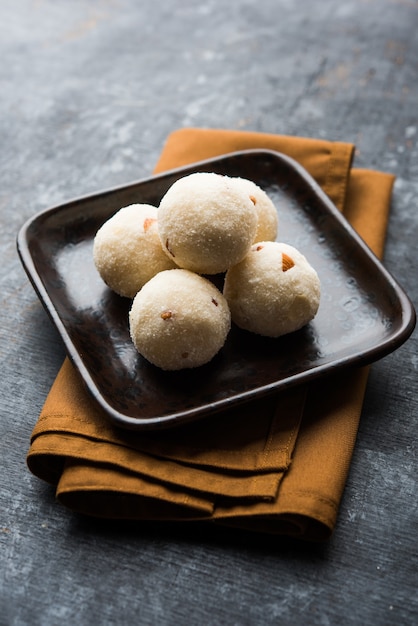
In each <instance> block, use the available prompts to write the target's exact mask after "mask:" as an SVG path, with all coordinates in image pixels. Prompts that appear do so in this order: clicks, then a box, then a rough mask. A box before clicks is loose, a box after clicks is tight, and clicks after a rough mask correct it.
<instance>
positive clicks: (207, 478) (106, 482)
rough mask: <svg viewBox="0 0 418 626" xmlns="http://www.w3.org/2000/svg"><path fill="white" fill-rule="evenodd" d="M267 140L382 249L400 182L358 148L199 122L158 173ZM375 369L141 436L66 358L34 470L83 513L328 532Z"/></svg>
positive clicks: (40, 428)
mask: <svg viewBox="0 0 418 626" xmlns="http://www.w3.org/2000/svg"><path fill="white" fill-rule="evenodd" d="M257 148H262V149H271V150H276V151H279V152H283V153H284V154H287V155H288V156H290V157H292V158H294V159H296V160H297V161H298V162H299V163H300V164H301V165H303V166H304V167H305V168H306V169H307V170H308V171H309V172H310V173H311V175H312V176H313V177H314V178H315V179H316V181H317V182H318V183H319V184H320V185H321V187H322V188H323V189H324V191H325V192H326V193H327V194H328V196H329V197H330V198H331V200H332V201H333V202H334V203H335V204H336V206H337V207H338V208H339V209H340V210H341V211H343V213H344V215H345V216H346V218H347V219H348V220H349V221H350V222H351V224H352V225H353V226H354V228H355V229H356V230H357V231H358V233H359V234H360V235H361V236H362V237H363V239H364V240H365V241H366V242H367V243H368V245H369V246H370V247H371V248H372V250H373V251H374V252H375V253H376V254H377V255H378V256H381V255H382V253H383V248H384V240H385V233H386V227H387V220H388V214H389V208H390V198H391V192H392V186H393V182H394V178H393V176H391V175H388V174H384V173H380V172H375V171H370V170H360V169H353V168H352V158H353V152H354V146H353V145H352V144H349V143H341V142H330V141H325V140H318V139H308V138H301V137H287V136H279V135H268V134H263V133H253V132H241V131H229V130H216V129H215V130H212V129H195V128H187V129H181V130H178V131H175V132H173V133H172V134H171V135H170V136H169V137H168V139H167V142H166V144H165V146H164V149H163V151H162V154H161V157H160V159H159V162H158V164H157V167H156V168H155V172H162V171H164V170H167V169H173V168H176V167H180V166H182V165H186V164H189V163H192V162H194V161H199V160H202V159H207V158H211V157H215V156H219V155H221V154H225V153H228V152H234V151H237V150H247V149H257ZM367 371H368V370H367V368H355V369H351V370H349V371H344V372H343V373H339V374H337V375H333V377H332V379H331V378H325V379H322V380H320V381H315V382H314V383H312V384H310V385H306V386H303V387H299V388H298V389H294V390H287V391H285V392H282V393H280V394H278V395H277V396H274V397H270V398H264V399H262V400H256V401H251V402H249V403H248V404H246V405H244V406H240V407H238V408H234V409H233V410H229V411H227V412H225V413H220V414H217V415H216V416H213V417H212V418H210V419H205V420H202V421H199V422H195V423H192V424H188V425H185V426H182V427H180V428H176V429H169V430H163V431H158V432H156V433H150V432H146V433H140V432H132V431H124V430H121V429H117V428H115V427H114V426H113V425H112V424H111V423H110V422H109V421H108V420H107V418H106V416H105V415H103V414H102V412H101V409H100V408H99V407H98V405H96V403H95V402H94V400H92V399H91V398H90V396H89V395H88V394H87V393H86V391H85V388H84V386H83V384H82V382H81V380H80V377H79V375H78V372H76V371H75V370H74V368H73V366H72V365H71V363H70V361H69V360H68V359H66V360H65V361H64V364H63V366H62V368H61V370H60V372H59V373H58V376H57V378H56V380H55V382H54V384H53V386H52V388H51V390H50V393H49V395H48V397H47V399H46V401H45V405H44V407H43V409H42V412H41V415H40V416H39V420H38V422H37V424H36V426H35V428H34V430H33V434H32V438H31V443H30V448H29V451H28V456H27V462H28V466H29V469H30V470H31V471H32V472H33V474H35V475H36V476H38V477H39V478H41V479H43V480H45V481H47V482H49V483H51V484H53V485H54V486H55V488H56V496H57V499H58V500H59V501H60V502H61V503H62V504H64V505H65V506H67V507H69V508H71V509H72V510H74V511H77V512H79V513H82V514H87V515H92V516H96V517H106V518H112V519H136V520H177V521H178V520H184V521H186V520H188V521H192V520H212V521H213V522H214V523H219V524H227V525H233V526H239V527H242V528H246V529H250V530H255V531H262V532H271V533H279V534H287V535H292V536H296V537H300V538H303V539H306V540H314V541H318V540H325V539H327V538H328V537H329V536H330V534H331V533H332V531H333V529H334V527H335V523H336V520H337V515H338V508H339V504H340V501H341V496H342V493H343V490H344V486H345V483H346V479H347V474H348V471H349V466H350V461H351V457H352V452H353V448H354V445H355V440H356V435H357V429H358V423H359V419H360V413H361V408H362V402H363V397H364V392H365V387H366V382H367ZM185 375H187V373H186V374H185Z"/></svg>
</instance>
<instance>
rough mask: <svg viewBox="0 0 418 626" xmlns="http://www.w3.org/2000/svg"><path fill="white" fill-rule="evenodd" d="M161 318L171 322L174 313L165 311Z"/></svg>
mask: <svg viewBox="0 0 418 626" xmlns="http://www.w3.org/2000/svg"><path fill="white" fill-rule="evenodd" d="M161 317H162V319H163V320H169V319H170V318H171V317H173V312H172V311H163V312H162V313H161Z"/></svg>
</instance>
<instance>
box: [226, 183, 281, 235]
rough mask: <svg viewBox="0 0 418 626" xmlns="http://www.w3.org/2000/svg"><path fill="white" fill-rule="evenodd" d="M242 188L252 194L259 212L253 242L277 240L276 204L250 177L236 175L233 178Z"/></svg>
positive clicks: (251, 198)
mask: <svg viewBox="0 0 418 626" xmlns="http://www.w3.org/2000/svg"><path fill="white" fill-rule="evenodd" d="M232 180H233V182H234V184H236V185H237V186H238V187H239V188H240V189H242V190H243V191H245V193H247V194H248V195H249V196H250V200H251V201H252V203H253V204H254V207H255V210H256V213H257V220H258V221H257V230H256V233H255V236H254V239H253V242H254V243H255V242H257V241H275V239H276V237H277V231H278V225H279V216H278V214H277V209H276V206H275V205H274V203H273V201H272V199H271V198H270V197H269V196H268V194H267V193H266V192H265V191H264V189H261V187H259V186H258V185H257V184H256V183H255V182H253V181H252V180H249V179H248V178H240V177H236V178H233V179H232Z"/></svg>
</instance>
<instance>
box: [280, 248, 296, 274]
mask: <svg viewBox="0 0 418 626" xmlns="http://www.w3.org/2000/svg"><path fill="white" fill-rule="evenodd" d="M294 264H295V262H294V261H293V259H292V258H290V256H289V255H288V254H285V253H284V252H282V272H287V270H290V268H291V267H293V266H294Z"/></svg>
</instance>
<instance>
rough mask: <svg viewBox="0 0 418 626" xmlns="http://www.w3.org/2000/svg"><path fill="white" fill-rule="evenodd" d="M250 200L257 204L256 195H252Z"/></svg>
mask: <svg viewBox="0 0 418 626" xmlns="http://www.w3.org/2000/svg"><path fill="white" fill-rule="evenodd" d="M250 200H251V202H252V203H253V204H257V198H255V197H254V196H250Z"/></svg>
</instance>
